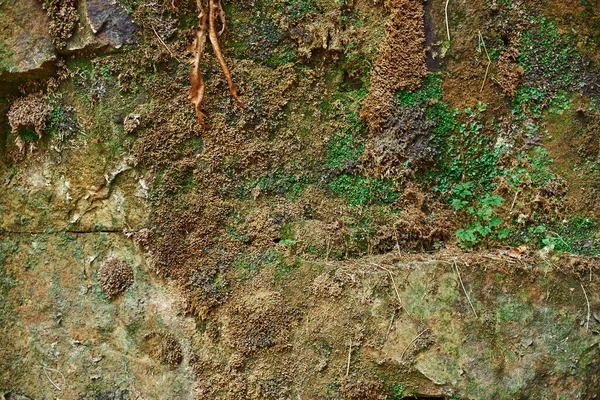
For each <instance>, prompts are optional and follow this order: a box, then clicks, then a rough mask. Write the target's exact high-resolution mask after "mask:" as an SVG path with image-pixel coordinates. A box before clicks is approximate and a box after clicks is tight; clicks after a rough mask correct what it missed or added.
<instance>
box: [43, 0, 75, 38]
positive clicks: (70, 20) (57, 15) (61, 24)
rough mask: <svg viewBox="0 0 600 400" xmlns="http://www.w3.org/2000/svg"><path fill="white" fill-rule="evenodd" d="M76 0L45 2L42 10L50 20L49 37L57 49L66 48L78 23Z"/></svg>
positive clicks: (49, 0)
mask: <svg viewBox="0 0 600 400" xmlns="http://www.w3.org/2000/svg"><path fill="white" fill-rule="evenodd" d="M77 3H78V1H77V0H45V1H44V9H45V10H46V12H47V14H48V18H50V26H49V31H50V36H51V37H52V40H53V41H54V44H55V45H56V47H58V48H59V49H62V48H64V47H66V45H67V40H69V39H70V38H71V36H72V35H73V28H75V24H77V22H78V21H79V15H78V14H77Z"/></svg>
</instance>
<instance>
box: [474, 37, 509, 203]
mask: <svg viewBox="0 0 600 400" xmlns="http://www.w3.org/2000/svg"><path fill="white" fill-rule="evenodd" d="M482 46H483V50H484V51H485V56H486V57H487V59H488V63H487V67H486V68H485V76H484V77H483V83H482V84H481V90H480V92H483V88H484V87H485V81H487V77H488V73H489V71H490V65H492V59H491V58H490V55H489V53H488V51H487V47H485V41H484V40H483V35H482V34H481V31H479V47H480V48H481V47H482ZM479 51H481V49H480V50H479ZM517 193H518V192H517ZM515 199H516V196H515ZM513 205H514V204H513ZM511 210H512V207H511Z"/></svg>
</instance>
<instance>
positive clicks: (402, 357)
mask: <svg viewBox="0 0 600 400" xmlns="http://www.w3.org/2000/svg"><path fill="white" fill-rule="evenodd" d="M428 330H429V328H425V329H423V332H421V333H419V334H418V335H417V336H415V338H414V339H413V340H412V341H411V342H410V343H409V344H408V346H406V348H405V349H404V351H403V352H402V355H401V356H400V361H402V360H404V355H405V354H406V352H407V351H408V349H409V348H410V346H412V345H413V343H414V342H416V341H417V339H418V338H420V337H421V336H423V334H424V333H425V332H427V331H428Z"/></svg>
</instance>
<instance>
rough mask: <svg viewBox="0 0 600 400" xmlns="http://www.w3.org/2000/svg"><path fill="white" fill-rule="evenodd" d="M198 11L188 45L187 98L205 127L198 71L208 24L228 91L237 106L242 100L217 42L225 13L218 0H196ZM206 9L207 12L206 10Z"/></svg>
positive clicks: (204, 88)
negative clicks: (189, 44) (189, 85)
mask: <svg viewBox="0 0 600 400" xmlns="http://www.w3.org/2000/svg"><path fill="white" fill-rule="evenodd" d="M196 4H197V7H198V11H199V12H200V14H199V15H198V18H199V20H200V22H199V24H198V26H197V27H196V29H195V30H194V41H193V42H192V45H191V46H190V49H191V51H192V54H193V57H194V59H193V61H192V67H191V69H190V83H191V88H190V94H189V99H190V101H191V102H192V104H193V105H194V109H195V111H196V116H197V118H198V122H200V123H201V124H202V125H204V126H205V127H208V125H207V124H206V122H205V120H204V113H203V112H202V102H203V100H204V93H205V91H206V85H205V84H204V80H203V79H202V73H201V72H200V64H201V63H202V55H203V54H204V48H205V46H206V33H207V25H208V37H209V39H210V43H211V45H212V48H213V51H214V53H215V56H216V57H217V60H218V61H219V65H220V66H221V69H222V70H223V74H224V75H225V79H227V84H228V85H229V92H230V93H231V95H232V96H233V98H234V99H235V101H236V104H237V105H238V106H239V107H243V105H242V101H241V100H240V98H239V96H238V94H237V90H236V88H235V85H234V83H233V79H232V78H231V72H230V71H229V67H228V66H227V63H226V62H225V57H224V56H223V52H222V51H221V45H220V43H219V37H220V36H221V35H222V34H223V32H224V31H225V26H226V21H225V13H224V12H223V8H222V7H221V2H220V0H196ZM207 9H208V12H207V11H206V10H207ZM217 22H220V23H221V30H220V31H218V32H217Z"/></svg>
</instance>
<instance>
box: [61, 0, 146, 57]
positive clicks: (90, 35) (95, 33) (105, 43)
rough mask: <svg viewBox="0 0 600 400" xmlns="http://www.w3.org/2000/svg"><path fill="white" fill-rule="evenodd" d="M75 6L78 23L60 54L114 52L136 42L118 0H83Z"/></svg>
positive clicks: (128, 19)
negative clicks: (76, 7)
mask: <svg viewBox="0 0 600 400" xmlns="http://www.w3.org/2000/svg"><path fill="white" fill-rule="evenodd" d="M79 4H80V5H79V14H80V21H82V23H81V24H79V27H78V28H77V29H76V30H75V32H74V33H73V36H72V37H71V39H70V40H69V41H68V42H67V46H66V48H65V49H64V50H63V51H62V52H64V53H66V54H73V53H78V52H82V51H83V52H88V51H89V52H97V51H114V50H117V49H120V48H121V47H123V45H132V44H135V43H136V42H137V38H136V37H135V31H136V29H137V27H136V25H135V24H134V22H133V20H132V19H131V16H130V15H129V14H128V13H127V10H126V9H125V7H124V6H123V5H122V4H121V3H120V2H119V1H118V0H87V1H80V3H79Z"/></svg>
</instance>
